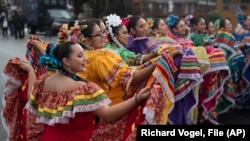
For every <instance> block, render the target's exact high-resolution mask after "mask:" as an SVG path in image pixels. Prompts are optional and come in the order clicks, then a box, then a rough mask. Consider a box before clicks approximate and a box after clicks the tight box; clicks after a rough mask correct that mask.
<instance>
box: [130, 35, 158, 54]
mask: <svg viewBox="0 0 250 141" xmlns="http://www.w3.org/2000/svg"><path fill="white" fill-rule="evenodd" d="M157 47H158V46H157V45H155V44H153V43H150V41H149V39H148V38H147V37H141V38H135V37H132V36H130V37H129V43H128V45H127V46H126V48H127V49H128V50H130V51H132V52H134V53H136V54H138V53H140V54H148V53H151V52H152V51H153V50H154V49H155V48H157Z"/></svg>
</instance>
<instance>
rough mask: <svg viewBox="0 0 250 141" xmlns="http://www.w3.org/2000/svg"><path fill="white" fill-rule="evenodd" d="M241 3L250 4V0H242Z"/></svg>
mask: <svg viewBox="0 0 250 141" xmlns="http://www.w3.org/2000/svg"><path fill="white" fill-rule="evenodd" d="M240 2H241V4H249V2H250V0H241V1H240Z"/></svg>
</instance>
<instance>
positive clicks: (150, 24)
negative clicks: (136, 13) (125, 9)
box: [147, 18, 154, 28]
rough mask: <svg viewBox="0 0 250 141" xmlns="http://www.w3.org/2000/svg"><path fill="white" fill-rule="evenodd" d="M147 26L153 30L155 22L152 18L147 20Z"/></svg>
mask: <svg viewBox="0 0 250 141" xmlns="http://www.w3.org/2000/svg"><path fill="white" fill-rule="evenodd" d="M147 25H148V26H149V27H150V28H151V27H153V25H154V20H153V19H152V18H148V19H147Z"/></svg>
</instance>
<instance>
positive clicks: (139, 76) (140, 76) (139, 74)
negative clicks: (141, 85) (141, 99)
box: [132, 59, 158, 84]
mask: <svg viewBox="0 0 250 141" xmlns="http://www.w3.org/2000/svg"><path fill="white" fill-rule="evenodd" d="M157 60H158V59H157ZM156 64H157V63H156V62H153V63H152V64H151V65H150V66H148V67H146V68H144V69H141V70H136V71H135V72H134V76H133V80H132V84H133V83H137V82H140V81H142V80H144V79H145V78H146V77H147V76H149V75H151V74H152V73H153V71H154V70H155V67H156Z"/></svg>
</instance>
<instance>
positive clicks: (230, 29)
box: [225, 19, 233, 32]
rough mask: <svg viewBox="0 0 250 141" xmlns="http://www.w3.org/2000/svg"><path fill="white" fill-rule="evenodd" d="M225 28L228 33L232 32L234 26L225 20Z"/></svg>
mask: <svg viewBox="0 0 250 141" xmlns="http://www.w3.org/2000/svg"><path fill="white" fill-rule="evenodd" d="M225 28H226V30H227V31H228V32H232V30H233V26H232V23H231V21H230V20H228V19H226V20H225Z"/></svg>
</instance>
